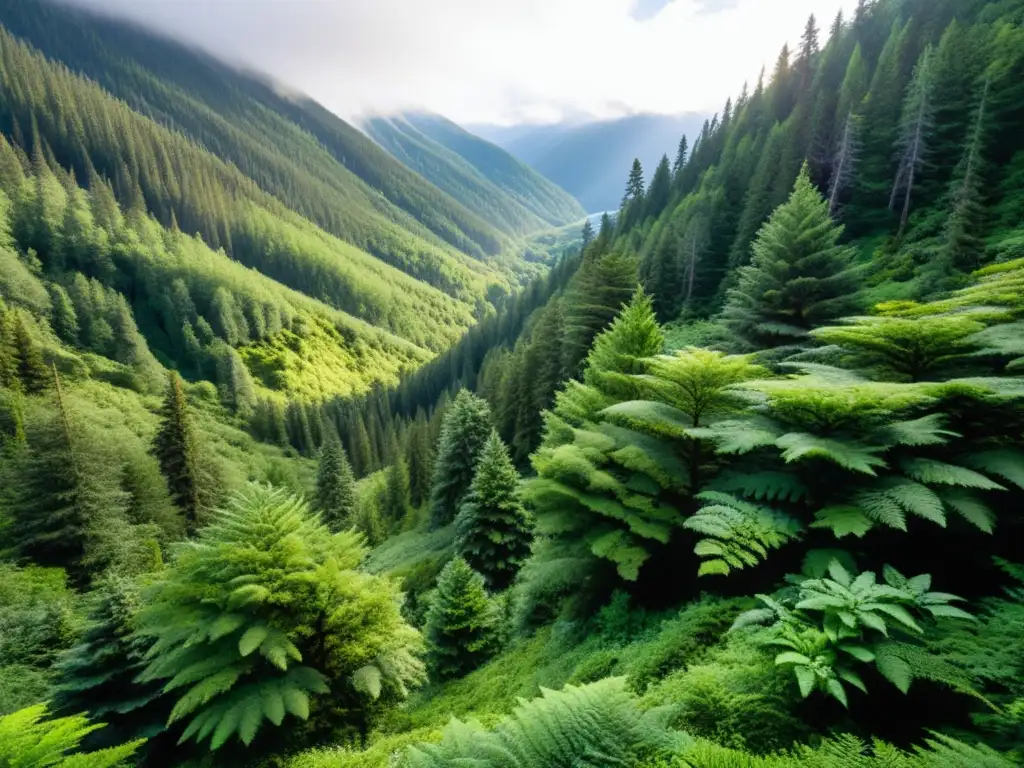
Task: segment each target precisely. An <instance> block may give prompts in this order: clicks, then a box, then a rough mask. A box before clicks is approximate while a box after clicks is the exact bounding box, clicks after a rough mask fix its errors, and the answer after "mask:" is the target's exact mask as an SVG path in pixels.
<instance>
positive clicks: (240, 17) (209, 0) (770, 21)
mask: <svg viewBox="0 0 1024 768" xmlns="http://www.w3.org/2000/svg"><path fill="white" fill-rule="evenodd" d="M71 1H72V2H74V3H75V4H78V5H82V6H85V7H88V8H92V9H96V10H101V11H104V12H108V13H111V14H114V15H117V16H121V17H124V18H129V19H132V20H134V21H138V22H141V23H143V24H146V25H147V26H150V27H153V28H156V29H158V30H161V31H163V32H166V33H169V34H171V35H173V36H175V37H178V38H180V39H182V40H185V41H187V42H190V43H192V44H194V45H197V46H199V47H201V48H204V49H207V50H209V51H211V52H213V53H216V54H217V55H219V56H220V57H221V58H224V59H226V60H228V61H231V62H233V63H236V64H239V65H241V66H246V67H250V68H253V69H257V70H259V71H262V72H265V73H266V74H269V75H271V76H272V77H274V78H275V79H277V80H278V81H280V82H282V83H285V84H288V85H290V86H292V87H294V88H295V89H297V90H299V91H302V92H304V93H307V94H309V95H310V96H312V97H313V98H315V99H316V100H317V101H319V102H321V103H322V104H323V105H324V106H326V107H327V108H328V109H330V110H332V111H333V112H335V113H337V114H339V115H341V116H342V117H346V118H356V117H359V116H361V115H366V114H386V113H390V112H396V111H400V110H403V109H428V110H431V111H434V112H439V113H441V114H443V115H445V116H447V117H449V118H450V119H452V120H455V121H457V122H461V123H493V124H499V125H513V124H519V123H546V122H558V121H561V120H568V119H580V118H585V117H589V116H593V117H597V118H608V117H618V116H621V115H624V114H631V113H637V112H655V113H663V114H677V113H683V112H701V113H708V114H710V113H711V112H714V111H717V110H719V109H720V108H721V106H722V105H723V104H724V102H725V99H726V97H728V96H730V95H735V94H737V93H738V92H739V91H740V89H741V87H742V85H743V83H744V82H745V81H748V80H749V81H751V83H753V81H755V80H756V78H757V75H758V72H759V71H760V69H761V67H762V65H766V66H768V67H769V71H770V68H771V65H772V64H773V63H774V61H775V59H776V57H777V56H778V52H779V50H780V49H781V47H782V45H783V44H784V43H786V42H789V43H790V44H791V45H795V44H796V43H797V42H798V41H799V38H800V34H801V33H802V32H803V28H804V24H805V22H806V20H807V17H808V16H809V15H810V14H811V13H814V14H815V15H816V16H817V17H818V21H819V26H820V27H822V37H823V39H824V37H825V36H826V35H827V30H828V28H829V26H830V25H831V23H832V19H833V18H834V17H835V14H836V12H837V11H838V10H839V9H840V8H841V7H842V8H843V9H844V11H845V12H847V13H849V12H850V11H851V9H852V6H854V5H855V4H856V0H71Z"/></svg>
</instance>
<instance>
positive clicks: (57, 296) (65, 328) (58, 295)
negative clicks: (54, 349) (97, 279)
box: [49, 283, 78, 345]
mask: <svg viewBox="0 0 1024 768" xmlns="http://www.w3.org/2000/svg"><path fill="white" fill-rule="evenodd" d="M49 288H50V303H51V305H52V309H51V312H50V323H51V325H52V326H53V330H54V332H55V333H56V334H57V336H59V337H60V339H61V341H63V342H65V343H67V344H72V345H74V344H77V343H78V315H77V314H76V313H75V306H74V304H72V303H71V297H70V296H68V292H67V291H66V290H64V287H63V286H61V285H58V284H57V283H52V284H51V285H50V286H49Z"/></svg>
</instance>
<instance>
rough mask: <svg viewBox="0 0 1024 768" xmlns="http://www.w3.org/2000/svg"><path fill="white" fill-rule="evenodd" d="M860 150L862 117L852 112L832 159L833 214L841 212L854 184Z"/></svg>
mask: <svg viewBox="0 0 1024 768" xmlns="http://www.w3.org/2000/svg"><path fill="white" fill-rule="evenodd" d="M860 150H861V144H860V119H859V118H858V117H857V115H855V114H854V113H853V112H850V113H849V114H848V115H847V116H846V122H845V123H844V125H843V135H842V136H841V137H840V139H839V146H838V147H837V148H836V153H835V156H834V157H833V159H832V175H831V177H830V178H829V182H828V212H829V214H830V215H832V216H835V215H836V214H837V213H838V212H839V209H840V205H841V201H842V198H843V194H844V193H845V192H846V190H848V189H850V188H851V187H852V186H853V183H854V179H855V178H856V176H855V173H856V169H857V162H858V160H859V159H860Z"/></svg>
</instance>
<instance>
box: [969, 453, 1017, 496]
mask: <svg viewBox="0 0 1024 768" xmlns="http://www.w3.org/2000/svg"><path fill="white" fill-rule="evenodd" d="M963 461H964V463H966V464H969V465H970V466H972V467H974V468H975V469H979V470H981V471H983V472H987V473H988V474H990V475H995V476H996V477H999V478H1002V479H1003V480H1005V481H1007V482H1008V483H1012V484H1013V485H1015V486H1017V487H1018V488H1020V489H1022V490H1024V452H1022V451H1015V450H1013V449H1010V448H1004V449H1002V450H998V451H982V452H981V453H973V454H970V455H968V456H965V457H964V459H963Z"/></svg>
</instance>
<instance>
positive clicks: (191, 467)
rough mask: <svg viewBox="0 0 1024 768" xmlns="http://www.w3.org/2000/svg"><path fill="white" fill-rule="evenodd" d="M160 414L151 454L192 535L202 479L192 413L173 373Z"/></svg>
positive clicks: (200, 510) (197, 517)
mask: <svg viewBox="0 0 1024 768" xmlns="http://www.w3.org/2000/svg"><path fill="white" fill-rule="evenodd" d="M160 416H161V424H160V429H159V431H158V432H157V434H156V437H155V438H154V440H153V454H154V455H155V456H156V458H157V460H158V461H159V462H160V471H161V472H163V474H164V477H165V478H166V479H167V485H168V487H169V488H170V491H171V498H172V499H173V500H174V503H175V504H176V505H177V507H178V509H180V510H181V514H182V517H184V519H185V530H186V532H187V533H188V534H189V535H190V536H194V535H195V532H196V528H197V526H198V525H199V523H200V517H201V515H202V513H203V510H204V507H205V504H204V500H203V498H202V495H203V489H202V485H203V478H202V476H201V473H202V469H201V468H200V466H199V462H200V458H199V446H198V444H197V441H196V436H195V432H194V430H193V428H192V416H191V414H190V413H189V406H188V401H187V400H186V399H185V391H184V389H183V388H182V385H181V378H180V377H179V376H178V375H177V374H176V373H171V374H170V376H169V377H168V382H167V394H166V396H165V398H164V404H163V409H162V411H161V413H160Z"/></svg>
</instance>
